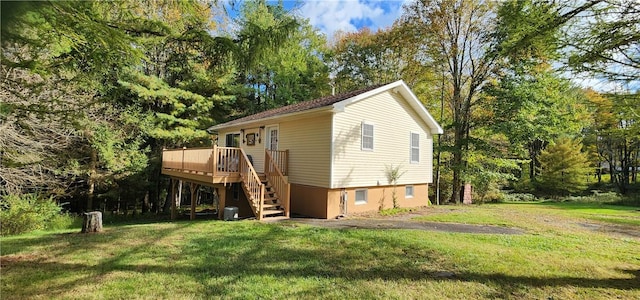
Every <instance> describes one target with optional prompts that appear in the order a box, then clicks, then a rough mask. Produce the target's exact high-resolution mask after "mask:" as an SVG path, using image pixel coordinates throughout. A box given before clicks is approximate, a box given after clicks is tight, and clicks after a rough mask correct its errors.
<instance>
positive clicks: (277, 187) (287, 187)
mask: <svg viewBox="0 0 640 300" xmlns="http://www.w3.org/2000/svg"><path fill="white" fill-rule="evenodd" d="M269 152H270V151H269V150H265V154H264V174H265V176H266V177H267V181H269V183H270V184H271V187H272V188H273V191H274V192H275V193H276V196H277V197H278V198H279V199H280V205H282V208H283V209H284V215H285V216H286V217H289V204H290V198H291V184H289V182H288V181H287V179H286V178H285V177H284V175H283V174H282V171H280V168H278V163H277V162H276V161H275V160H274V159H273V157H272V156H271V153H269ZM286 153H287V154H288V152H286ZM285 159H286V158H285Z"/></svg>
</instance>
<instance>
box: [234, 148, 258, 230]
mask: <svg viewBox="0 0 640 300" xmlns="http://www.w3.org/2000/svg"><path fill="white" fill-rule="evenodd" d="M240 153H241V155H242V159H240V177H242V180H243V181H244V184H243V187H244V189H245V191H246V194H247V196H248V198H250V199H248V200H249V202H250V204H251V208H252V209H253V212H254V214H255V215H256V218H257V219H258V220H261V219H262V208H263V202H264V184H263V183H262V182H261V181H260V177H259V176H258V173H256V170H255V169H254V168H253V166H252V165H251V163H250V162H249V157H247V154H246V153H245V152H244V150H242V149H240Z"/></svg>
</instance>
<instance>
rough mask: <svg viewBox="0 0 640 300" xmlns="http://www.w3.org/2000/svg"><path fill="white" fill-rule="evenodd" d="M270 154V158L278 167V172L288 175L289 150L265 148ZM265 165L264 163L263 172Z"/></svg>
mask: <svg viewBox="0 0 640 300" xmlns="http://www.w3.org/2000/svg"><path fill="white" fill-rule="evenodd" d="M265 151H266V152H269V154H270V155H271V160H272V161H274V164H275V165H276V166H278V169H280V173H282V174H283V175H288V173H289V150H288V149H287V150H265ZM266 168H267V165H266V164H265V173H266Z"/></svg>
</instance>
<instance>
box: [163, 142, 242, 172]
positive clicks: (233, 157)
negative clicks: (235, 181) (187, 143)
mask: <svg viewBox="0 0 640 300" xmlns="http://www.w3.org/2000/svg"><path fill="white" fill-rule="evenodd" d="M162 168H163V169H171V170H177V171H182V172H188V173H198V174H203V175H212V176H218V175H223V176H224V175H230V174H233V173H236V174H237V173H239V171H240V148H233V147H218V146H213V148H189V149H187V148H182V149H171V150H164V151H163V152H162Z"/></svg>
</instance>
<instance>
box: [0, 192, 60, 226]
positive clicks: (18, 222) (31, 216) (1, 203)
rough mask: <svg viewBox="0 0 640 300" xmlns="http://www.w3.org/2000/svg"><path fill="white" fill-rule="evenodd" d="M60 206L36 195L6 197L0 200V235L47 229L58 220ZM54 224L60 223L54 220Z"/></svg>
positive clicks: (49, 199)
mask: <svg viewBox="0 0 640 300" xmlns="http://www.w3.org/2000/svg"><path fill="white" fill-rule="evenodd" d="M59 215H60V206H58V205H57V204H56V203H55V202H54V201H53V200H52V199H51V198H43V197H41V196H39V195H36V194H25V195H6V196H4V197H3V198H2V199H0V220H2V221H1V223H0V234H2V235H10V234H19V233H24V232H29V231H33V230H38V229H45V228H47V222H49V221H50V220H52V219H55V218H58V216H59ZM56 222H61V221H58V220H56Z"/></svg>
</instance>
